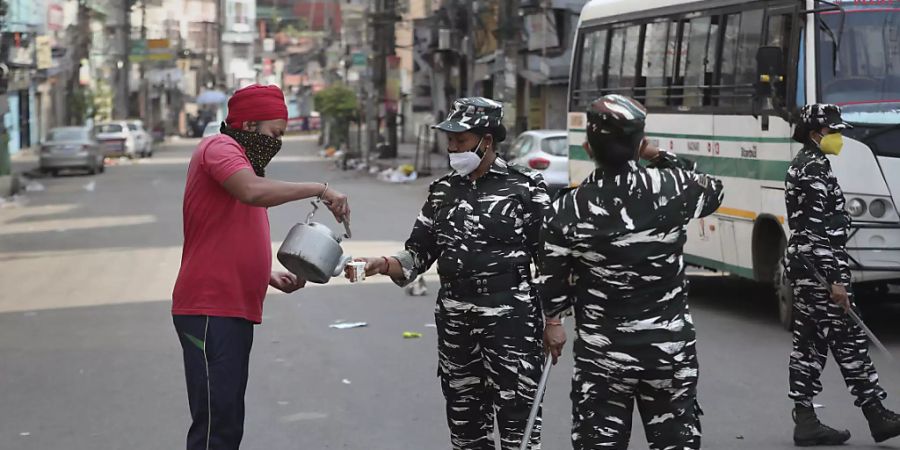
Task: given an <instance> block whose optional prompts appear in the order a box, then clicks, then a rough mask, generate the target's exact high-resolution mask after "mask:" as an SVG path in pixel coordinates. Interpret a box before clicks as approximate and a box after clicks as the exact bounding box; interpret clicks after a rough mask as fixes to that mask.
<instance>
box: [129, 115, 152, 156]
mask: <svg viewBox="0 0 900 450" xmlns="http://www.w3.org/2000/svg"><path fill="white" fill-rule="evenodd" d="M128 131H130V132H131V134H132V135H133V136H134V146H135V149H136V151H137V154H138V156H140V157H141V158H149V157H151V156H153V136H151V135H150V133H149V132H148V131H147V129H146V128H144V121H142V120H129V121H128Z"/></svg>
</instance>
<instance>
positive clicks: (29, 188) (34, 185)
mask: <svg viewBox="0 0 900 450" xmlns="http://www.w3.org/2000/svg"><path fill="white" fill-rule="evenodd" d="M45 190H47V188H45V187H44V185H43V184H41V183H38V182H37V181H30V182H28V184H26V185H25V192H43V191H45Z"/></svg>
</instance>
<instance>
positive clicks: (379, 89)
mask: <svg viewBox="0 0 900 450" xmlns="http://www.w3.org/2000/svg"><path fill="white" fill-rule="evenodd" d="M375 6H376V8H375V12H374V14H372V15H371V16H370V21H371V22H370V23H371V24H372V28H373V31H374V39H372V41H371V42H373V45H374V47H373V49H372V54H373V55H372V56H373V61H372V63H373V64H372V82H373V83H374V84H375V86H374V88H375V92H376V99H375V101H376V104H377V110H378V112H377V114H376V117H375V118H374V126H373V129H372V130H370V131H369V136H371V137H372V139H373V140H371V141H369V146H370V147H371V146H372V144H373V143H374V142H376V141H377V134H376V133H377V132H378V130H379V125H380V124H379V119H380V118H381V117H384V119H385V127H386V131H387V134H388V136H387V142H386V144H387V149H386V150H384V151H382V153H381V155H379V157H381V158H396V157H397V112H396V105H391V107H388V105H387V69H388V66H387V60H388V57H389V56H393V55H394V52H395V49H396V35H395V32H394V24H395V23H396V20H397V1H396V0H376V1H375ZM398 100H399V99H398Z"/></svg>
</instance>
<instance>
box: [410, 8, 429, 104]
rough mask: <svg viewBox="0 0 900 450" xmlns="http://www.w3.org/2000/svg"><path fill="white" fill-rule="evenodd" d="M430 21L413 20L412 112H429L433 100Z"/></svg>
mask: <svg viewBox="0 0 900 450" xmlns="http://www.w3.org/2000/svg"><path fill="white" fill-rule="evenodd" d="M433 23H434V21H433V20H432V19H428V18H426V19H415V20H413V50H412V57H413V82H412V84H413V86H412V110H413V111H414V112H431V108H432V106H433V105H434V99H433V98H432V96H431V82H432V81H431V80H432V78H431V73H432V71H433V69H434V68H433V67H432V59H431V53H430V50H429V49H430V48H431V46H432V43H433V42H432V41H433V37H434V34H433V30H432V24H433Z"/></svg>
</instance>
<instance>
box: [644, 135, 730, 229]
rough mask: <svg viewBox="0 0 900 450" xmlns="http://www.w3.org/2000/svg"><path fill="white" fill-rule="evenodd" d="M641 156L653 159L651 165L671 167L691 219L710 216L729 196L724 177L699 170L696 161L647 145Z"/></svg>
mask: <svg viewBox="0 0 900 450" xmlns="http://www.w3.org/2000/svg"><path fill="white" fill-rule="evenodd" d="M654 152H655V155H654ZM641 157H644V158H645V159H647V160H649V161H650V167H651V168H656V169H671V174H672V177H673V178H674V180H675V183H676V184H677V185H678V187H679V191H680V192H681V195H683V196H684V200H685V213H686V214H687V218H689V219H699V218H701V217H706V216H708V215H710V214H712V213H714V212H716V210H717V209H719V207H720V206H722V199H723V198H724V196H725V193H724V190H723V186H722V180H719V179H718V178H715V177H712V176H709V175H707V174H705V173H702V172H700V171H698V170H697V163H696V162H694V161H691V160H689V159H686V158H679V157H678V156H676V155H674V154H672V153H669V152H667V151H665V150H658V149H653V148H648V147H647V146H645V147H644V149H642V151H641Z"/></svg>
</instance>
